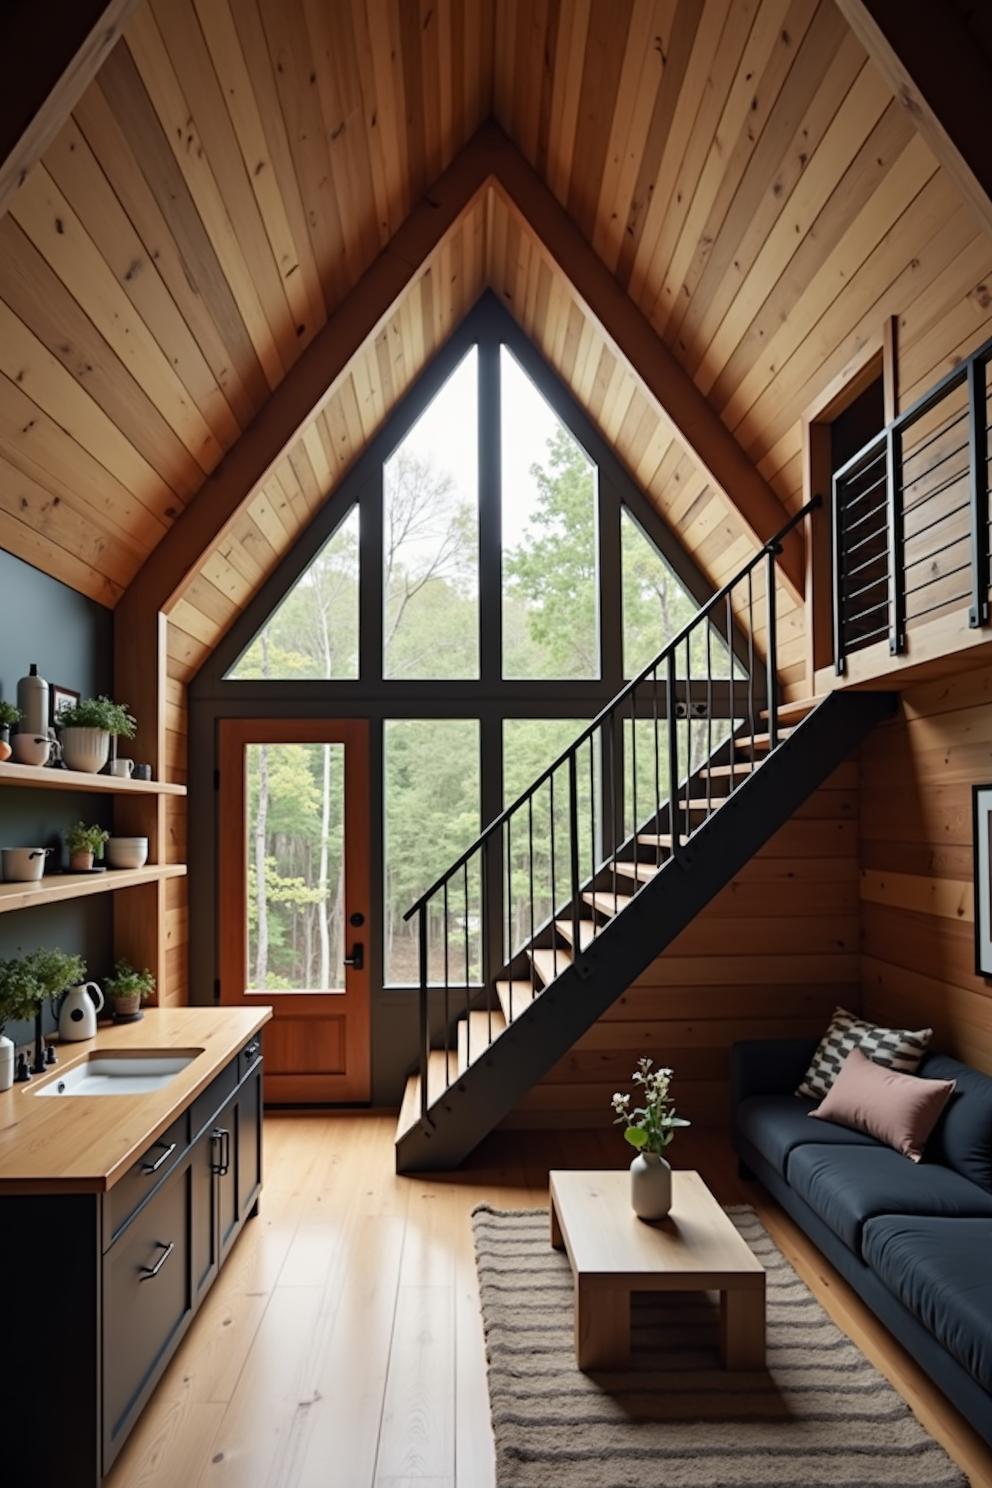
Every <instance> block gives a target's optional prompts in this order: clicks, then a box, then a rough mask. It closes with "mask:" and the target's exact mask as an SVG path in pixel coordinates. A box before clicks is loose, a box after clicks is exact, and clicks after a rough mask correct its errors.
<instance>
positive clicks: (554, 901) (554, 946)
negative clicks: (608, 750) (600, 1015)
mask: <svg viewBox="0 0 992 1488" xmlns="http://www.w3.org/2000/svg"><path fill="white" fill-rule="evenodd" d="M548 824H549V826H550V829H551V839H550V844H549V847H550V854H551V864H550V866H551V922H552V924H555V922H556V920H557V918H558V896H557V894H556V892H555V772H554V770H552V772H551V774H550V775H549V776H548ZM551 974H552V976H557V975H558V932H557V929H556V930H555V933H554V934H553V935H552V937H551Z"/></svg>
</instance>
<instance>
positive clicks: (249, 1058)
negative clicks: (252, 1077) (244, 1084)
mask: <svg viewBox="0 0 992 1488" xmlns="http://www.w3.org/2000/svg"><path fill="white" fill-rule="evenodd" d="M261 1057H262V1035H261V1034H260V1033H256V1035H255V1037H254V1038H253V1039H250V1040H249V1042H248V1043H247V1044H245V1046H244V1048H243V1049H242V1050H241V1055H240V1058H239V1060H238V1078H239V1079H240V1080H243V1079H244V1078H245V1076H246V1075H247V1073H248V1071H249V1070H250V1069H252V1068H253V1067H254V1066H255V1065H256V1064H257V1063H258V1061H259V1060H260V1059H261Z"/></svg>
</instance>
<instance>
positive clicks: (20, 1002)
mask: <svg viewBox="0 0 992 1488" xmlns="http://www.w3.org/2000/svg"><path fill="white" fill-rule="evenodd" d="M43 998H44V993H43V991H42V989H41V986H40V985H39V983H38V979H37V977H36V976H35V975H34V972H33V971H32V970H31V967H30V965H29V964H28V963H27V961H25V960H17V959H14V960H11V961H0V1090H9V1089H10V1087H11V1085H12V1084H13V1083H14V1044H13V1041H12V1040H11V1039H9V1038H8V1037H7V1024H8V1023H17V1022H20V1021H21V1019H24V1018H33V1017H34V1015H35V1010H36V1008H37V1007H38V1005H39V1003H41V1002H42V1000H43Z"/></svg>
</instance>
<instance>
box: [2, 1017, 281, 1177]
mask: <svg viewBox="0 0 992 1488" xmlns="http://www.w3.org/2000/svg"><path fill="white" fill-rule="evenodd" d="M271 1016H272V1009H271V1008H270V1007H267V1006H260V1007H257V1008H247V1007H237V1008H233V1007H232V1008H204V1007H190V1008H148V1009H147V1010H146V1011H145V1015H144V1017H143V1018H142V1019H141V1020H140V1021H139V1022H137V1023H121V1024H118V1025H111V1026H108V1027H106V1028H101V1029H100V1030H99V1032H98V1033H97V1036H96V1038H95V1039H88V1040H87V1041H85V1042H80V1043H69V1044H57V1045H56V1049H57V1052H58V1056H59V1062H58V1064H56V1065H53V1066H52V1067H51V1069H50V1070H46V1071H45V1073H44V1074H43V1075H35V1076H34V1077H33V1079H31V1080H30V1081H29V1082H28V1083H27V1084H22V1085H14V1086H13V1088H12V1089H10V1090H6V1091H3V1092H2V1093H0V1196H2V1195H4V1194H12V1193H22V1194H23V1193H53V1194H54V1193H103V1192H105V1191H106V1190H107V1189H109V1188H112V1187H113V1186H114V1184H115V1183H116V1182H117V1181H118V1179H119V1178H122V1177H123V1176H124V1174H125V1173H126V1172H127V1171H128V1169H129V1168H130V1167H131V1165H132V1164H133V1163H134V1162H136V1161H137V1159H138V1158H139V1157H140V1156H141V1155H142V1153H143V1152H145V1151H146V1149H147V1148H148V1147H149V1146H150V1145H151V1143H152V1142H154V1141H155V1140H156V1138H157V1137H159V1136H161V1134H162V1132H164V1131H165V1129H166V1127H168V1126H169V1125H170V1124H171V1123H172V1122H173V1121H174V1120H175V1119H176V1117H177V1116H178V1115H179V1113H180V1112H181V1111H183V1110H185V1108H186V1107H187V1106H188V1105H190V1103H191V1102H192V1101H194V1100H195V1099H196V1097H197V1096H198V1095H199V1094H200V1092H201V1091H202V1090H205V1089H206V1087H207V1086H208V1085H209V1084H210V1082H211V1080H213V1079H214V1077H215V1076H216V1075H218V1074H219V1073H220V1071H221V1070H222V1069H223V1068H224V1067H225V1065H227V1064H228V1063H229V1062H230V1061H231V1060H232V1059H233V1058H234V1057H235V1056H236V1055H237V1054H238V1052H239V1051H240V1050H241V1049H242V1048H243V1047H244V1045H245V1044H246V1043H247V1042H248V1041H249V1039H251V1037H252V1036H253V1035H254V1034H256V1033H257V1032H258V1031H259V1029H260V1028H261V1027H262V1025H263V1024H264V1023H267V1022H268V1020H269V1019H270V1018H271ZM132 1051H133V1052H135V1053H137V1052H139V1051H140V1052H145V1053H151V1052H154V1053H156V1054H161V1055H176V1054H193V1055H195V1057H194V1058H193V1059H192V1061H191V1062H190V1063H189V1064H188V1065H187V1066H186V1067H185V1069H182V1070H180V1071H179V1073H178V1074H176V1075H175V1076H174V1077H173V1078H172V1079H171V1080H170V1081H169V1082H168V1084H166V1085H164V1086H162V1088H161V1089H160V1090H153V1091H148V1092H146V1093H144V1094H141V1095H95V1096H94V1095H90V1096H69V1095H66V1096H52V1097H50V1098H49V1097H39V1096H38V1095H37V1094H36V1092H37V1091H38V1090H39V1089H41V1087H42V1086H43V1085H47V1084H49V1083H50V1082H51V1081H57V1080H59V1079H61V1078H63V1077H64V1076H65V1074H66V1071H67V1070H70V1069H72V1068H74V1067H75V1066H76V1065H78V1064H81V1063H83V1062H85V1061H86V1060H87V1059H89V1057H90V1056H91V1055H95V1054H96V1055H102V1054H108V1053H119V1054H122V1055H123V1054H127V1053H130V1052H132Z"/></svg>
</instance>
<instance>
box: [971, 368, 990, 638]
mask: <svg viewBox="0 0 992 1488" xmlns="http://www.w3.org/2000/svg"><path fill="white" fill-rule="evenodd" d="M985 372H986V368H985V363H984V362H979V360H978V359H977V357H972V359H971V361H970V362H969V363H968V406H969V409H970V413H971V428H970V430H969V441H968V443H969V466H970V470H969V476H970V483H971V608H970V609H969V611H968V624H969V626H971V627H972V628H974V627H977V626H981V625H987V624H988V623H989V463H988V462H989V442H988V427H987V425H986V422H985V420H986V418H987V417H988V413H987V404H986V390H985Z"/></svg>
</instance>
